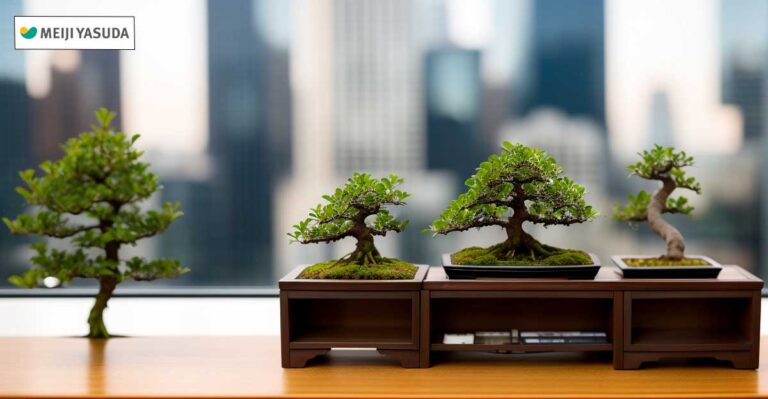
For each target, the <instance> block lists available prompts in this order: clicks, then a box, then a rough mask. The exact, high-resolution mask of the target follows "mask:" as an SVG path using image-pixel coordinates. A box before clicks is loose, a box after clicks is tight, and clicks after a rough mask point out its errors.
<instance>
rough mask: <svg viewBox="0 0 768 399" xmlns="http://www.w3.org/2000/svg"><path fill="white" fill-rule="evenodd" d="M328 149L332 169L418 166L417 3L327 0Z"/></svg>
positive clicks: (420, 152)
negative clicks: (329, 38)
mask: <svg viewBox="0 0 768 399" xmlns="http://www.w3.org/2000/svg"><path fill="white" fill-rule="evenodd" d="M330 5H331V13H332V21H333V27H332V29H333V33H332V34H333V38H332V43H331V45H332V47H331V48H329V49H326V50H328V51H331V52H332V53H331V54H333V72H332V73H333V107H334V118H333V134H334V141H333V151H334V158H335V159H334V161H335V169H336V171H337V172H339V173H340V174H342V175H345V174H349V173H350V172H352V171H359V170H370V171H398V170H400V171H404V170H415V169H420V168H423V167H424V160H423V158H424V155H423V154H424V146H425V143H424V134H423V119H422V115H423V112H422V110H423V107H422V106H421V105H422V101H423V100H422V83H421V72H422V67H421V60H422V52H421V45H420V40H419V36H418V30H417V22H418V21H417V19H416V18H417V10H418V4H416V3H415V2H412V1H409V0H390V1H378V0H334V1H333V2H332V3H330Z"/></svg>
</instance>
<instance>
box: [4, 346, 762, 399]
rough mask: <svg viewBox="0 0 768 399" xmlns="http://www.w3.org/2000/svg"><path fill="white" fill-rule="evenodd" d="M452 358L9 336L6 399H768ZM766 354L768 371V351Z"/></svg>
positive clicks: (593, 369) (673, 378)
mask: <svg viewBox="0 0 768 399" xmlns="http://www.w3.org/2000/svg"><path fill="white" fill-rule="evenodd" d="M764 339H766V341H764V342H763V345H762V347H763V348H768V338H764ZM446 356H450V359H451V361H450V362H448V361H446V362H442V363H441V362H440V359H437V361H436V364H435V365H434V366H433V367H432V368H429V369H403V368H400V367H399V366H398V365H397V364H396V363H395V362H394V361H392V360H389V359H387V358H384V357H382V356H378V355H376V354H375V352H373V353H372V352H367V351H337V352H336V353H334V351H332V352H331V355H329V356H328V357H327V358H324V359H318V361H316V362H314V363H312V364H311V366H310V367H308V368H305V369H286V370H284V369H282V368H280V342H279V338H278V337H183V338H175V337H165V338H115V339H112V340H109V341H106V342H105V341H89V340H86V339H83V338H0V397H4V398H5V397H15V398H22V397H23V398H41V397H120V398H138V397H216V398H221V397H232V398H234V397H263V398H278V397H297V398H308V397H316V398H349V397H370V398H409V397H412V398H469V397H474V398H482V397H488V398H506V397H509V398H563V397H579V398H586V397H589V398H631V397H643V398H649V397H652V398H682V397H692V398H704V397H706V398H712V397H722V398H742V397H749V398H752V397H768V371H766V367H765V366H764V367H763V369H762V370H758V371H745V370H734V369H731V368H728V367H722V365H717V364H711V363H700V364H699V363H696V364H690V363H689V364H686V365H681V364H667V365H663V366H654V367H649V368H646V369H643V370H639V371H616V370H613V368H612V366H611V362H610V359H609V358H606V357H601V354H599V353H592V354H579V353H571V354H547V353H539V354H526V355H499V354H486V353H474V354H473V353H461V354H446ZM761 357H762V364H763V365H766V366H768V353H766V351H763V353H762V356H761Z"/></svg>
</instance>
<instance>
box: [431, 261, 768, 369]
mask: <svg viewBox="0 0 768 399" xmlns="http://www.w3.org/2000/svg"><path fill="white" fill-rule="evenodd" d="M762 286H763V282H762V281H761V280H760V279H758V278H757V277H755V276H753V275H752V274H750V273H748V272H747V271H745V270H744V269H742V268H740V267H737V266H727V267H725V268H724V270H723V271H722V273H721V274H720V276H719V277H718V278H717V279H687V280H685V279H682V280H681V279H675V280H659V279H653V280H641V279H623V278H622V276H621V274H620V273H619V271H618V270H617V269H615V268H612V267H603V268H602V269H601V270H600V272H599V273H598V275H597V276H596V278H595V279H594V280H547V279H477V280H450V279H448V278H447V276H446V275H445V273H444V272H443V270H442V269H441V268H431V269H430V271H429V273H428V275H427V278H426V279H425V280H424V283H423V285H422V291H421V334H422V335H421V341H422V342H424V343H426V342H429V343H430V345H422V346H421V352H420V362H421V367H429V366H430V364H431V360H432V359H431V358H432V353H433V352H460V351H482V352H502V353H506V352H510V353H519V352H540V351H545V352H549V351H552V352H589V351H605V352H613V365H614V368H616V369H636V368H639V367H640V366H641V365H642V364H643V363H644V362H648V361H657V360H662V359H666V358H699V357H711V358H716V359H720V360H728V361H731V363H732V364H733V366H734V367H735V368H746V369H754V368H757V367H758V363H759V359H758V353H759V335H760V326H759V323H760V290H761V288H762ZM512 328H514V329H517V330H520V331H525V330H528V331H542V330H549V331H572V330H577V331H605V332H606V333H607V335H608V342H607V343H601V344H533V345H531V344H529V345H525V344H511V345H460V344H456V345H446V344H442V342H441V340H442V336H443V334H444V333H446V332H453V333H457V332H474V331H482V330H499V331H503V330H509V329H512Z"/></svg>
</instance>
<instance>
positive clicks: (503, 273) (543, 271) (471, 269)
mask: <svg viewBox="0 0 768 399" xmlns="http://www.w3.org/2000/svg"><path fill="white" fill-rule="evenodd" d="M589 256H590V257H591V258H592V264H591V265H573V266H481V265H454V264H453V263H452V262H451V254H443V269H444V270H445V274H446V275H448V278H449V279H452V280H458V279H466V280H474V279H476V278H485V277H500V278H563V279H569V280H592V279H594V278H595V276H596V275H597V272H598V271H600V259H599V258H598V257H597V255H595V254H593V253H590V254H589Z"/></svg>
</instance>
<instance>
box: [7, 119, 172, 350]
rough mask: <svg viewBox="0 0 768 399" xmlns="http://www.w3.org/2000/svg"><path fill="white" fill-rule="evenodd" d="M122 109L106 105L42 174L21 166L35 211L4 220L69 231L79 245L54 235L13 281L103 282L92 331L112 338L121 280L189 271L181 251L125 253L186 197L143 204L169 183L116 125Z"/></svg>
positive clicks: (48, 231)
mask: <svg viewBox="0 0 768 399" xmlns="http://www.w3.org/2000/svg"><path fill="white" fill-rule="evenodd" d="M115 115H116V114H115V113H114V112H110V111H108V110H107V109H105V108H100V109H99V110H98V111H97V112H96V120H97V121H98V124H96V125H92V126H91V128H92V131H91V132H87V133H82V134H80V135H79V136H78V137H75V138H71V139H69V140H68V141H67V142H66V144H64V145H63V146H62V148H63V150H64V156H63V157H62V158H61V159H59V160H58V161H55V162H50V161H46V162H43V163H42V164H41V165H40V170H41V171H42V174H41V175H36V174H35V170H33V169H29V170H25V171H22V172H21V173H20V176H21V179H22V180H23V182H24V187H18V188H16V191H17V192H18V193H19V194H20V195H21V196H22V197H24V199H25V200H26V202H27V204H29V205H30V207H31V211H30V213H24V214H21V215H19V216H17V217H16V218H15V219H13V220H11V219H8V218H3V221H4V222H5V224H6V225H7V226H8V228H9V229H10V230H11V233H13V234H25V235H40V236H44V237H50V238H54V239H66V240H68V241H69V244H70V245H71V247H72V249H57V248H50V249H49V248H48V245H47V242H46V241H41V242H38V243H36V244H34V245H33V248H34V250H35V252H36V254H35V255H34V256H33V257H32V259H31V261H32V263H33V264H34V267H33V268H32V269H30V270H29V271H27V272H26V273H24V274H23V275H21V276H11V277H10V279H9V280H10V282H11V283H12V284H15V285H17V286H20V287H27V288H32V287H37V286H39V285H40V283H41V282H42V280H43V279H44V278H46V277H55V278H57V279H58V280H59V281H60V282H62V283H65V284H66V283H68V282H70V281H71V280H72V279H75V278H89V279H95V280H97V281H98V282H99V291H98V294H97V295H96V301H95V303H94V305H93V308H92V309H91V312H90V315H89V316H88V326H89V332H88V337H90V338H109V336H110V335H109V332H108V331H107V327H106V326H105V324H104V318H103V314H104V309H106V307H107V303H108V302H109V299H110V298H111V297H112V293H113V292H114V290H115V287H116V286H117V285H118V284H120V283H121V282H123V281H125V280H138V281H149V280H154V279H158V278H173V277H177V276H179V275H181V274H183V273H185V272H186V271H187V269H185V268H183V267H181V266H180V264H179V261H177V260H173V259H155V260H145V259H142V258H139V257H133V258H130V259H127V260H123V259H121V257H120V249H121V248H122V247H123V246H125V245H136V243H137V242H138V241H139V240H141V239H143V238H148V237H152V236H154V235H156V234H159V233H162V232H163V231H165V230H166V229H167V228H168V226H169V225H170V224H171V222H173V221H174V220H175V219H176V218H178V217H179V216H181V215H182V213H181V212H180V211H179V204H178V203H176V204H171V203H166V204H164V205H163V207H162V209H161V210H159V211H154V210H150V211H146V212H145V211H142V210H141V209H140V208H139V206H138V204H139V203H140V202H142V201H143V200H146V199H147V198H149V197H150V196H151V195H152V194H153V193H155V192H156V191H157V190H159V189H160V188H161V187H160V185H159V184H158V182H157V176H155V175H154V174H152V173H151V172H150V171H149V170H148V167H149V165H148V164H147V163H144V162H141V161H140V158H141V155H142V152H141V151H139V150H137V149H135V148H134V143H135V142H136V140H137V139H138V138H139V136H138V135H133V136H128V135H126V134H125V133H121V132H116V131H115V129H114V128H113V127H112V125H111V121H112V119H113V118H114V117H115Z"/></svg>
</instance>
